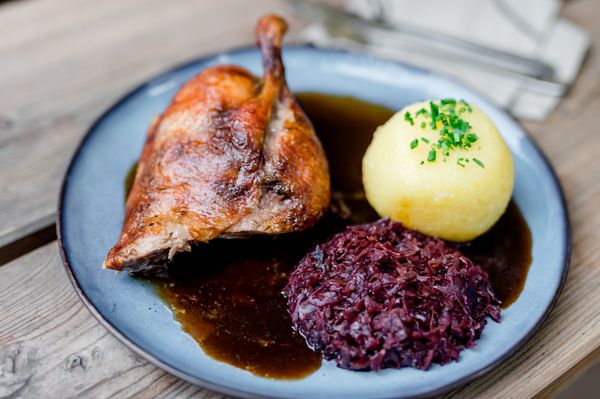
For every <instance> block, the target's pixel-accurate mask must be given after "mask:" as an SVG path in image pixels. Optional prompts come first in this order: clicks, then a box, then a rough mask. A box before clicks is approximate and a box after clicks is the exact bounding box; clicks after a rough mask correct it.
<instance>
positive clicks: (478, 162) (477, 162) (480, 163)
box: [473, 158, 485, 168]
mask: <svg viewBox="0 0 600 399" xmlns="http://www.w3.org/2000/svg"><path fill="white" fill-rule="evenodd" d="M473 162H475V163H476V164H477V165H479V166H481V167H482V168H485V166H484V165H483V162H481V161H480V160H479V159H477V158H473Z"/></svg>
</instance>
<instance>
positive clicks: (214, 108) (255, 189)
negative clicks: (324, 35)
mask: <svg viewBox="0 0 600 399" xmlns="http://www.w3.org/2000/svg"><path fill="white" fill-rule="evenodd" d="M285 30H286V23H285V21H284V20H283V19H281V18H279V17H277V16H272V15H269V16H265V17H263V18H262V19H261V20H260V21H259V23H258V25H257V28H256V38H257V44H258V45H259V46H260V48H261V51H262V57H263V65H264V77H263V79H260V78H257V77H255V76H253V75H252V74H250V73H249V72H248V71H246V70H245V69H242V68H240V67H237V66H217V67H213V68H208V69H206V70H204V71H203V72H201V73H200V74H198V75H197V76H195V77H194V78H192V79H191V80H190V81H188V82H187V83H186V84H185V85H184V86H183V87H182V88H181V89H180V90H179V92H178V93H177V94H176V96H175V98H174V99H173V101H172V102H171V104H170V105H169V106H168V107H167V109H166V110H165V112H164V113H163V114H162V115H161V116H160V117H158V118H156V119H155V121H154V122H153V123H152V125H151V126H150V129H149V131H148V136H147V139H146V143H145V145H144V149H143V151H142V155H141V157H140V162H139V166H138V170H137V174H136V177H135V181H134V183H133V187H132V189H131V192H130V194H129V197H128V199H127V203H126V207H125V221H124V224H123V230H122V232H121V236H120V239H119V241H118V242H117V243H116V244H115V246H114V247H113V248H112V249H111V250H110V252H109V253H108V255H107V257H106V260H105V261H104V267H105V268H109V269H114V270H128V271H131V272H138V271H142V272H148V271H149V272H152V270H154V269H156V268H157V267H158V266H162V265H164V264H165V263H167V261H168V260H170V259H171V258H172V257H173V255H174V254H175V253H177V252H180V251H187V250H190V248H191V244H193V243H198V242H208V241H210V240H212V239H214V238H216V237H224V238H233V237H238V236H247V235H251V234H280V233H287V232H294V231H300V230H303V229H305V228H307V227H309V226H311V225H313V224H314V223H315V222H316V221H317V220H318V219H319V218H320V217H321V216H322V215H323V213H324V212H325V210H326V209H327V206H328V205H329V199H330V183H329V171H328V165H327V160H326V158H325V154H324V152H323V148H322V147H321V143H320V142H319V140H318V138H317V136H316V134H315V132H314V129H313V127H312V125H311V123H310V121H309V120H308V118H307V117H306V115H304V113H303V111H302V110H301V109H300V107H299V105H298V103H297V102H296V100H295V99H294V97H293V95H292V94H291V92H290V90H289V89H288V87H287V85H286V83H285V76H284V69H283V64H282V61H281V42H282V38H283V34H284V33H285Z"/></svg>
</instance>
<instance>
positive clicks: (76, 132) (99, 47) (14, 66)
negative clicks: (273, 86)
mask: <svg viewBox="0 0 600 399" xmlns="http://www.w3.org/2000/svg"><path fill="white" fill-rule="evenodd" d="M0 7H1V8H0V38H1V39H0V60H1V62H0V182H1V183H2V187H3V192H2V195H0V247H3V246H4V245H6V244H8V243H10V242H13V241H15V240H17V239H19V238H21V237H24V236H26V235H28V234H31V233H32V232H35V231H37V230H41V229H43V228H44V227H47V226H49V225H51V224H52V223H53V222H54V215H55V210H56V199H57V197H58V189H59V184H60V181H61V179H62V176H63V174H64V171H65V168H66V166H67V163H68V161H69V159H70V157H71V154H72V153H73V150H74V148H75V147H76V146H77V144H78V142H79V140H80V139H81V137H82V136H83V135H84V133H85V132H86V130H87V128H88V127H89V126H90V125H91V124H92V122H93V121H94V119H96V118H97V117H98V116H100V114H101V113H102V112H103V111H104V110H105V109H106V108H107V107H108V106H109V105H111V103H113V102H114V101H116V100H117V99H118V98H119V97H120V96H122V95H124V94H125V93H127V91H129V90H130V89H132V88H133V87H135V86H136V85H138V84H140V83H141V82H143V81H145V80H147V79H149V78H150V77H152V76H154V75H156V74H157V73H159V72H161V71H163V70H166V69H168V68H170V67H172V66H175V65H177V64H180V63H182V62H184V61H187V60H190V59H193V58H196V57H199V56H201V55H203V54H208V53H211V52H215V51H222V50H225V49H228V48H233V47H237V46H241V45H250V44H252V43H253V42H254V39H253V29H254V23H255V22H256V20H257V19H258V17H259V16H261V15H263V14H265V13H267V12H279V13H285V12H286V8H285V7H284V5H283V4H282V3H281V2H279V1H276V0H261V1H252V2H245V3H244V2H242V3H240V2H238V1H235V0H219V1H200V0H195V1H187V0H175V1H168V2H167V1H161V0H152V1H148V0H119V1H84V0H53V1H41V0H30V1H19V2H14V3H7V4H4V5H2V6H0ZM292 19H293V18H292Z"/></svg>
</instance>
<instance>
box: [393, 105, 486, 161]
mask: <svg viewBox="0 0 600 399" xmlns="http://www.w3.org/2000/svg"><path fill="white" fill-rule="evenodd" d="M472 111H473V108H472V107H471V105H469V103H467V102H466V101H465V100H463V99H460V100H456V99H454V98H444V99H441V100H439V101H436V102H434V101H429V110H427V109H426V108H421V109H419V110H418V111H416V112H415V113H413V114H412V115H411V113H410V112H406V113H405V114H404V119H405V120H407V121H408V122H410V124H411V125H414V123H415V120H416V119H418V118H421V121H420V122H421V123H420V126H421V129H425V128H427V125H429V126H431V128H432V129H433V130H438V132H439V136H438V138H437V141H436V142H434V143H433V144H432V147H431V151H429V154H428V157H427V160H428V161H429V162H433V161H435V160H436V157H437V150H439V151H440V153H441V156H442V161H444V160H445V159H446V157H449V156H450V153H451V152H452V151H455V150H457V149H462V150H468V149H469V148H471V147H472V146H473V143H475V142H477V141H478V139H479V137H478V136H477V134H476V133H475V132H474V131H473V127H472V126H471V124H470V123H469V122H467V121H466V120H464V119H463V118H462V117H461V114H463V113H464V112H472ZM438 128H439V129H438ZM421 141H423V142H424V143H427V144H429V140H428V139H427V138H425V137H421ZM417 145H418V140H416V139H415V140H413V141H411V143H410V148H411V149H413V148H416V147H417ZM468 162H469V160H468V159H466V158H461V159H459V160H458V161H457V164H459V165H460V166H462V167H464V166H465V163H468ZM474 162H475V163H477V164H478V165H479V166H480V167H482V168H483V167H484V165H483V163H482V162H481V161H479V162H476V161H475V160H474Z"/></svg>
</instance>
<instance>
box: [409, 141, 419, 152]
mask: <svg viewBox="0 0 600 399" xmlns="http://www.w3.org/2000/svg"><path fill="white" fill-rule="evenodd" d="M418 145H419V139H414V140H413V141H411V142H410V149H411V150H413V149H415V148H417V146H418Z"/></svg>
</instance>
